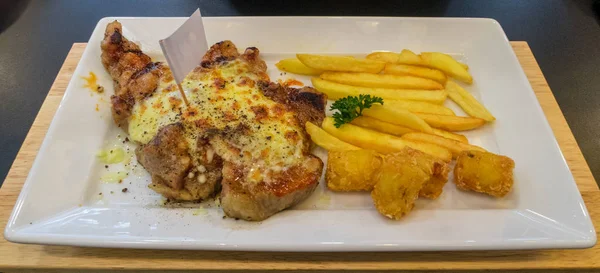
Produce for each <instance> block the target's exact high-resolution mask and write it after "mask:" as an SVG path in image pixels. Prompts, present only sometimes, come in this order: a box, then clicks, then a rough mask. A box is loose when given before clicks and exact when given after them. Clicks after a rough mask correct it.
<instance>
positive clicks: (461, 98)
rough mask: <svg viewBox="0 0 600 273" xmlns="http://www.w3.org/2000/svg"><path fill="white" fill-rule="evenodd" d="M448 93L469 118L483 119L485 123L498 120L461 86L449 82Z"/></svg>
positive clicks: (447, 85)
mask: <svg viewBox="0 0 600 273" xmlns="http://www.w3.org/2000/svg"><path fill="white" fill-rule="evenodd" d="M446 91H448V96H449V97H450V99H452V101H454V102H456V104H458V105H459V106H460V108H462V109H463V110H465V112H466V113H467V114H469V116H472V117H476V118H481V119H484V120H485V121H494V120H496V118H495V117H494V116H493V115H492V113H490V111H488V110H487V109H486V108H485V106H483V104H481V103H479V102H478V101H477V100H476V99H475V97H473V95H471V93H469V92H467V90H465V89H463V88H462V87H461V86H460V85H458V84H456V83H455V82H453V81H448V83H447V84H446Z"/></svg>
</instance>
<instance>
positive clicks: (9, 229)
mask: <svg viewBox="0 0 600 273" xmlns="http://www.w3.org/2000/svg"><path fill="white" fill-rule="evenodd" d="M185 18H187V17H104V18H102V19H100V20H99V21H98V23H97V25H96V27H95V28H94V29H96V28H97V27H98V26H99V25H101V24H104V23H106V22H107V21H109V20H137V19H147V20H153V19H160V20H165V19H167V20H182V19H185ZM268 18H277V19H292V20H293V19H301V18H305V19H312V18H319V19H341V20H347V19H361V20H365V19H366V20H369V19H377V20H382V19H384V20H418V21H420V20H422V21H428V20H441V21H471V22H473V21H475V22H478V21H479V22H482V23H491V24H492V25H494V27H497V28H499V30H500V33H502V35H503V39H504V40H505V41H506V43H507V44H508V43H509V40H508V38H507V36H506V34H505V32H504V31H503V29H502V27H501V25H500V24H499V23H498V21H496V20H495V19H492V18H462V17H457V18H447V17H376V16H372V17H359V16H289V17H288V16H239V17H237V16H236V17H205V19H208V20H231V19H235V20H240V19H249V20H253V19H268ZM92 34H93V32H92ZM92 37H93V36H91V37H90V39H92ZM508 46H509V47H510V44H508ZM510 51H511V55H512V58H514V59H515V60H516V61H517V63H518V59H517V56H516V54H515V52H514V51H513V50H512V48H511V50H510ZM86 54H89V52H88V48H87V47H86V49H85V51H84V52H83V54H82V57H81V58H82V59H83V58H84V57H85V55H86ZM81 67H82V66H81V62H79V63H78V64H77V66H76V68H75V70H74V73H73V75H76V74H77V71H79V70H80V69H82V68H81ZM519 67H520V71H518V72H519V73H518V74H520V75H519V76H520V77H521V78H524V82H526V84H527V87H528V88H529V89H530V92H527V93H529V94H527V95H528V96H533V98H534V100H535V101H536V102H537V103H535V105H536V106H535V107H536V111H540V112H541V113H542V116H543V117H544V118H543V121H542V122H543V126H544V127H545V129H546V131H549V134H550V135H551V136H552V142H553V146H554V147H553V148H554V149H557V150H558V151H559V154H560V158H561V164H564V165H565V166H566V167H567V169H568V170H569V173H570V176H571V179H572V182H573V183H572V184H573V185H572V186H574V187H577V185H576V182H575V180H574V178H573V174H572V172H571V171H570V168H569V166H568V164H567V161H566V158H565V157H564V154H563V153H562V150H561V149H560V145H559V143H558V141H557V139H556V136H555V135H554V132H553V131H552V129H551V127H550V123H549V121H548V119H547V117H546V115H545V113H544V111H543V109H542V108H541V105H540V102H539V100H538V99H537V97H536V95H535V92H534V90H533V87H532V86H531V83H530V82H529V80H528V78H527V76H526V75H525V72H524V70H523V68H522V66H520V65H519ZM73 79H74V78H73V77H71V79H70V80H69V83H68V85H67V87H66V89H65V93H64V94H63V97H62V98H61V101H60V104H59V106H58V108H57V111H56V113H55V114H54V116H53V117H52V120H51V122H50V124H49V126H48V129H47V132H46V135H45V137H44V139H43V141H42V143H41V145H40V148H39V149H38V154H39V153H40V152H42V151H45V150H47V148H48V147H47V146H48V145H49V143H50V141H51V139H52V134H53V132H54V131H55V130H58V128H55V127H56V126H57V122H56V120H57V119H58V116H59V114H60V111H61V109H63V106H64V105H65V98H67V94H68V92H74V91H69V90H71V89H73V88H74V87H72V85H73V84H74V83H73V82H74V81H73ZM545 133H548V132H545ZM38 154H36V158H35V160H34V162H33V164H32V166H31V168H30V170H29V173H28V175H27V177H26V178H25V182H24V184H23V187H22V189H21V191H20V193H19V197H18V199H17V201H16V203H15V206H14V208H13V211H12V212H11V215H10V218H9V220H8V222H7V225H6V228H5V231H4V236H5V238H6V239H7V240H8V241H12V242H21V243H41V244H53V245H56V244H57V243H58V244H59V245H77V246H95V247H134V248H155V249H206V250H224V249H228V250H255V251H413V250H436V251H437V250H460V248H461V247H462V246H458V247H457V246H456V245H454V246H447V248H445V247H444V246H440V245H437V246H436V247H435V248H434V249H431V248H425V249H420V248H418V247H416V248H414V247H409V248H410V249H397V248H392V249H390V248H389V247H388V248H386V247H377V246H371V247H369V246H365V245H361V244H356V245H352V244H345V245H344V246H343V247H337V246H335V245H328V246H327V247H324V246H323V245H321V246H317V247H315V246H314V245H310V246H306V247H300V248H298V247H294V249H287V248H285V247H284V248H273V247H272V246H271V247H269V245H263V246H260V245H256V244H251V245H235V244H229V245H213V246H211V245H210V244H208V245H207V244H204V245H201V247H200V248H199V247H198V245H195V246H194V245H190V247H183V248H181V247H182V245H178V246H173V245H168V244H140V243H139V242H134V241H126V242H122V243H117V244H115V243H116V242H111V241H106V240H101V239H100V240H99V241H97V242H94V239H92V240H91V241H90V240H89V238H88V241H87V242H83V241H72V240H65V241H64V244H63V243H61V242H60V240H57V239H60V238H61V237H69V236H61V235H54V237H52V236H48V235H44V234H40V235H38V236H35V235H34V234H28V233H23V232H19V231H20V230H21V231H22V229H14V227H13V225H14V220H15V218H16V217H17V216H18V214H19V212H20V208H21V206H22V205H23V202H24V201H25V199H26V197H27V192H29V189H30V188H31V187H32V184H33V183H32V182H31V181H30V180H31V176H32V173H34V172H35V170H36V169H37V168H38V165H40V164H42V163H41V162H40V161H41V160H40V159H39V157H38ZM577 192H578V193H579V194H578V198H577V199H578V200H577V201H579V203H580V204H582V205H583V207H582V209H583V213H584V215H585V216H587V220H588V222H589V225H590V226H591V228H592V229H591V230H590V234H589V235H591V236H589V237H586V238H580V240H577V241H576V242H568V241H557V242H537V243H536V244H535V246H532V247H530V248H531V249H538V248H556V247H560V248H585V247H591V246H593V245H595V243H596V233H595V230H594V229H595V227H594V226H593V223H592V222H591V219H590V217H589V212H588V210H587V207H586V206H585V202H584V201H583V198H582V197H581V192H579V190H578V189H577ZM72 237H78V236H72ZM82 237H86V236H82ZM311 246H312V247H311ZM464 247H467V248H466V249H468V250H492V249H523V248H522V247H515V246H509V247H506V246H504V247H502V246H499V245H498V246H490V245H488V246H482V245H470V246H464ZM530 248H526V249H530Z"/></svg>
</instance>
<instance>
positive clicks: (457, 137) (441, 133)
mask: <svg viewBox="0 0 600 273" xmlns="http://www.w3.org/2000/svg"><path fill="white" fill-rule="evenodd" d="M431 130H432V131H433V134H434V135H438V136H441V137H445V138H449V139H454V140H457V141H460V142H462V143H469V140H468V139H467V137H466V136H463V135H461V134H455V133H451V132H448V131H444V130H440V129H437V128H431Z"/></svg>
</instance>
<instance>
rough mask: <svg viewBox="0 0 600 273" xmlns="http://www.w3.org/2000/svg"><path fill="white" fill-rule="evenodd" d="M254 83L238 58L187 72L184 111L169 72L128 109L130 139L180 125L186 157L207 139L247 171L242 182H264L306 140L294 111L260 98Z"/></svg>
mask: <svg viewBox="0 0 600 273" xmlns="http://www.w3.org/2000/svg"><path fill="white" fill-rule="evenodd" d="M259 80H260V78H259V75H257V74H256V73H253V72H251V70H250V67H249V66H248V64H247V63H245V62H244V61H240V60H235V61H231V62H228V63H227V64H224V65H222V66H220V67H218V69H213V70H210V71H209V72H203V71H193V72H192V73H190V74H189V75H188V76H187V77H186V79H184V81H183V82H182V84H181V85H182V87H183V89H184V92H185V94H186V97H187V98H188V101H189V102H190V105H189V107H185V105H183V102H182V100H181V97H180V95H179V91H178V90H177V86H176V84H175V82H174V81H173V80H172V77H170V71H169V73H168V77H166V80H161V83H160V86H159V88H158V89H157V90H156V91H155V92H154V94H153V95H152V96H151V97H149V98H146V99H145V101H143V102H141V103H138V104H136V106H135V107H134V109H133V112H132V116H131V120H130V123H129V134H130V136H131V139H133V140H134V141H137V142H140V143H148V142H149V141H150V140H151V139H152V138H153V137H154V136H155V135H156V134H157V132H158V130H159V129H160V128H161V127H163V126H165V125H168V124H172V123H176V122H182V123H183V124H184V128H185V129H186V130H185V132H186V139H187V141H188V144H189V147H190V154H192V156H194V150H195V148H196V146H197V141H198V139H199V138H204V137H209V139H210V143H211V146H212V147H213V148H214V149H215V152H216V153H217V154H218V155H220V156H221V157H222V158H223V159H224V160H226V161H229V162H233V163H236V164H241V165H244V166H246V167H247V171H248V180H251V181H263V180H265V181H267V182H268V180H269V179H268V176H269V173H270V172H273V171H282V170H285V169H286V168H287V167H290V166H292V165H295V164H297V163H299V161H300V160H301V158H302V156H303V151H304V150H306V148H307V147H305V145H307V143H308V142H307V141H306V139H304V138H305V137H304V134H303V133H302V127H301V125H299V124H298V122H297V119H296V118H295V117H294V113H293V112H290V111H288V110H287V109H286V108H285V106H284V105H281V104H279V103H276V102H274V101H272V100H270V99H269V98H267V97H265V96H264V95H263V93H262V92H261V90H260V89H259V87H258V81H259Z"/></svg>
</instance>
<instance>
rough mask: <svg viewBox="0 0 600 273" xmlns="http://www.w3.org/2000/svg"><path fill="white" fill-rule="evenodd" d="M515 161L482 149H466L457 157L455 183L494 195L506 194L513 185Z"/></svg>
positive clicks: (458, 186)
mask: <svg viewBox="0 0 600 273" xmlns="http://www.w3.org/2000/svg"><path fill="white" fill-rule="evenodd" d="M514 168H515V162H514V161H513V160H512V159H510V158H509V157H506V156H502V155H496V154H493V153H488V152H480V151H464V152H462V153H460V155H459V156H458V158H457V159H456V166H455V167H454V183H455V184H456V187H457V188H459V189H461V190H471V191H476V192H481V193H485V194H489V195H491V196H494V197H503V196H506V195H507V194H508V193H509V192H510V190H511V189H512V186H513V183H514V182H513V169H514Z"/></svg>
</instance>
